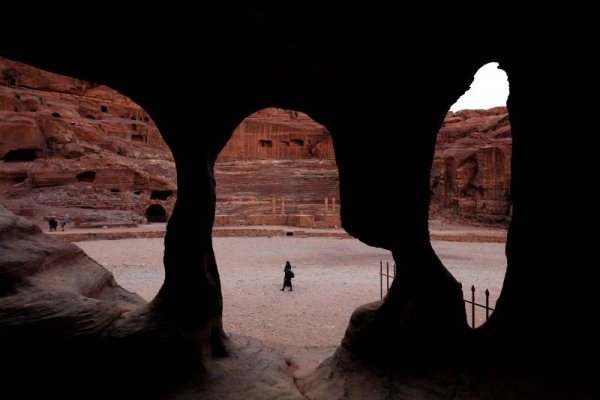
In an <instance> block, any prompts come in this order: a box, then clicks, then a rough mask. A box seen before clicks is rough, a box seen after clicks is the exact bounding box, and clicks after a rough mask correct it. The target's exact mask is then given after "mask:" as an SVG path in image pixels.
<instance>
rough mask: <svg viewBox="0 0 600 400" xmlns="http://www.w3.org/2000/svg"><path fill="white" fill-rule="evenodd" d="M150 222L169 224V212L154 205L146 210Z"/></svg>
mask: <svg viewBox="0 0 600 400" xmlns="http://www.w3.org/2000/svg"><path fill="white" fill-rule="evenodd" d="M146 219H147V220H148V222H167V210H165V208H164V207H163V206H161V205H160V204H152V205H150V206H148V208H146Z"/></svg>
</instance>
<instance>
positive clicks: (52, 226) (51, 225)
mask: <svg viewBox="0 0 600 400" xmlns="http://www.w3.org/2000/svg"><path fill="white" fill-rule="evenodd" d="M57 225H58V222H56V220H55V219H54V217H50V220H49V221H48V227H49V228H50V232H52V231H54V232H56V226H57Z"/></svg>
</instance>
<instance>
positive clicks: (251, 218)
mask: <svg viewBox="0 0 600 400" xmlns="http://www.w3.org/2000/svg"><path fill="white" fill-rule="evenodd" d="M511 149H512V142H511V137H510V125H509V121H508V114H507V111H506V108H504V107H497V108H493V109H490V110H463V111H459V112H456V113H452V112H449V113H448V115H447V116H446V119H445V121H444V125H443V126H442V128H441V130H440V132H439V134H438V138H437V144H436V150H435V157H434V161H433V167H432V170H431V192H432V198H431V214H432V215H433V216H441V217H445V218H457V217H458V218H467V219H469V220H472V221H474V220H478V221H481V222H485V223H506V222H508V221H509V219H510V213H511V208H510V201H509V195H510V193H509V187H510V159H511ZM0 164H1V168H0V189H1V190H0V201H1V202H2V204H3V205H5V206H7V207H9V208H10V209H12V210H13V211H14V212H16V213H18V214H21V215H26V216H28V217H29V218H32V219H33V220H34V221H36V222H37V223H39V224H43V223H44V220H45V219H47V218H48V217H49V216H51V215H54V216H57V217H59V218H61V217H63V216H67V217H68V218H69V219H70V220H71V221H72V222H74V223H75V224H76V225H79V226H82V227H84V226H91V227H93V226H105V225H127V224H136V223H143V222H145V221H147V220H151V221H164V220H165V219H166V218H167V217H168V215H169V214H170V212H171V210H172V207H173V205H174V201H175V198H176V181H175V166H174V163H173V160H172V156H171V154H170V152H169V149H168V148H167V146H166V144H165V143H164V141H163V140H162V138H161V136H160V133H159V131H158V129H157V127H156V125H155V124H154V122H153V121H152V119H151V117H150V116H149V115H148V114H147V113H146V112H145V111H144V110H143V109H141V108H140V107H139V106H138V105H136V104H135V103H133V102H132V101H131V100H130V99H128V98H127V97H125V96H123V95H121V94H119V93H117V92H116V91H114V90H112V89H110V88H108V87H105V86H101V85H97V84H93V83H90V82H86V81H82V80H79V79H74V78H69V77H65V76H61V75H56V74H52V73H49V72H46V71H42V70H39V69H37V68H33V67H30V66H28V65H25V64H21V63H17V62H13V61H10V60H7V59H3V58H0ZM215 174H216V180H217V198H218V202H217V220H216V223H217V224H234V225H246V224H292V225H300V226H303V227H311V226H312V227H331V226H339V225H340V221H339V187H338V180H339V179H338V175H337V167H336V164H335V155H334V150H333V143H332V140H331V135H330V134H329V132H328V130H327V128H326V127H324V126H323V125H320V124H319V123H317V122H315V121H314V120H312V119H311V118H310V117H309V116H308V115H306V114H304V113H302V112H297V111H290V110H282V109H277V108H267V109H264V110H260V111H257V112H256V113H254V114H252V115H250V116H248V117H247V118H246V119H245V120H244V121H243V122H242V123H241V124H240V125H239V126H238V127H237V129H236V130H235V131H234V133H233V135H232V137H231V139H230V141H229V142H228V143H227V145H226V146H225V148H224V149H223V151H222V152H221V153H220V155H219V158H218V159H217V165H216V170H215ZM334 202H335V205H334Z"/></svg>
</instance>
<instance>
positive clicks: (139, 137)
mask: <svg viewBox="0 0 600 400" xmlns="http://www.w3.org/2000/svg"><path fill="white" fill-rule="evenodd" d="M131 141H132V142H138V143H143V142H144V135H138V134H133V135H131Z"/></svg>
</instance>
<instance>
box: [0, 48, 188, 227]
mask: <svg viewBox="0 0 600 400" xmlns="http://www.w3.org/2000/svg"><path fill="white" fill-rule="evenodd" d="M0 160H1V161H0V162H1V168H0V189H1V191H2V195H1V196H0V200H1V201H2V204H4V205H5V206H7V207H9V208H11V209H12V210H13V211H15V212H17V213H19V214H21V215H26V216H28V217H30V218H32V219H33V220H34V221H36V222H38V223H42V221H43V220H44V219H45V218H48V217H49V216H51V215H54V216H56V217H59V218H63V217H67V218H68V219H69V220H70V221H71V222H73V223H75V224H78V225H81V226H86V225H87V226H94V225H100V226H102V225H107V224H108V225H110V224H131V223H139V222H144V221H145V218H144V213H145V212H146V210H147V209H148V207H150V206H151V205H154V204H157V206H160V207H164V208H166V209H165V210H164V212H165V214H166V213H168V210H169V208H170V207H172V203H173V201H174V197H173V198H171V199H168V198H169V197H170V196H171V195H172V194H174V193H175V189H176V188H175V168H174V164H173V160H172V157H171V154H170V152H169V151H168V148H167V146H166V144H165V143H164V141H163V140H162V137H161V136H160V133H159V131H158V129H157V127H156V125H155V124H154V122H153V121H152V119H151V118H150V116H149V115H148V114H147V113H146V112H145V111H144V110H143V109H142V108H140V107H139V106H138V105H137V104H135V103H134V102H132V101H131V100H130V99H128V98H127V97H125V96H123V95H121V94H119V93H117V92H116V91H114V90H112V89H110V88H108V87H106V86H101V85H97V84H93V83H90V82H85V81H82V80H79V79H74V78H69V77H65V76H61V75H57V74H53V73H50V72H46V71H43V70H40V69H37V68H33V67H30V66H28V65H25V64H21V63H17V62H14V61H10V60H7V59H4V58H0ZM160 212H162V211H160V210H159V213H160Z"/></svg>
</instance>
